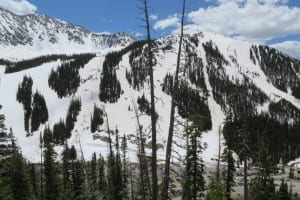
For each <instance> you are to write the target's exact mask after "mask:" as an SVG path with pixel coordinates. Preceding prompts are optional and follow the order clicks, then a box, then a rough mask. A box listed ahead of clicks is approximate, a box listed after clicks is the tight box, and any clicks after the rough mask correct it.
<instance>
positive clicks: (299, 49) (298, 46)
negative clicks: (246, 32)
mask: <svg viewBox="0 0 300 200" xmlns="http://www.w3.org/2000/svg"><path fill="white" fill-rule="evenodd" d="M270 46H271V47H274V48H277V49H279V50H280V51H282V52H284V53H286V54H288V55H290V56H293V57H295V58H298V59H300V41H285V42H282V43H277V44H272V45H270Z"/></svg>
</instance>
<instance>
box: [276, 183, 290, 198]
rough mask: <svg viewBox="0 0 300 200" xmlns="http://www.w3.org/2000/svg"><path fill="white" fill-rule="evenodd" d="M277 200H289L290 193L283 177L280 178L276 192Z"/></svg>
mask: <svg viewBox="0 0 300 200" xmlns="http://www.w3.org/2000/svg"><path fill="white" fill-rule="evenodd" d="M276 199H277V200H291V194H290V192H289V189H288V185H287V183H286V182H284V179H282V180H281V184H280V187H279V190H278V192H277V194H276Z"/></svg>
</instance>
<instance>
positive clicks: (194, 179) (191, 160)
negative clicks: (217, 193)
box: [182, 122, 205, 200]
mask: <svg viewBox="0 0 300 200" xmlns="http://www.w3.org/2000/svg"><path fill="white" fill-rule="evenodd" d="M185 134H186V136H187V139H188V146H187V155H186V166H185V172H184V181H183V183H184V184H183V189H184V191H183V194H184V195H183V198H182V199H184V200H187V199H191V200H197V199H201V198H203V196H204V190H205V188H204V187H205V179H204V176H203V174H204V163H203V160H202V158H201V156H200V154H201V153H202V151H203V147H202V145H201V143H200V139H201V127H200V126H199V124H196V123H195V122H187V126H186V127H185Z"/></svg>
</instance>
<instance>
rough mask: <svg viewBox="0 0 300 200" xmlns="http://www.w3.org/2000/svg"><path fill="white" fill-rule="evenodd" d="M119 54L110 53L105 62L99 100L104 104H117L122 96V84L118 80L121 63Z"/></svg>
mask: <svg viewBox="0 0 300 200" xmlns="http://www.w3.org/2000/svg"><path fill="white" fill-rule="evenodd" d="M120 59H122V57H120V56H119V55H118V54H117V53H109V54H107V55H106V57H105V60H104V62H103V67H102V74H101V82H100V87H99V99H100V101H102V102H105V103H106V102H109V103H116V102H117V101H118V99H119V98H120V96H121V91H122V89H121V84H120V82H119V80H118V78H117V69H116V68H117V65H118V63H119V62H120Z"/></svg>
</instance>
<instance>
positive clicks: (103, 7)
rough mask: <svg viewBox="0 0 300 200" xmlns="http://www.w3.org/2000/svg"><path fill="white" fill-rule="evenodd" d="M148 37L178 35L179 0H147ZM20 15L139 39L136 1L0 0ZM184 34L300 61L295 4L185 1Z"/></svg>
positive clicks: (299, 10) (295, 0)
mask: <svg viewBox="0 0 300 200" xmlns="http://www.w3.org/2000/svg"><path fill="white" fill-rule="evenodd" d="M149 4H150V6H151V10H150V14H151V15H152V16H151V17H152V20H151V24H152V35H153V36H154V37H155V38H158V37H161V36H164V35H167V34H170V33H173V32H176V30H178V25H179V17H180V14H179V13H180V10H181V4H182V0H149ZM0 6H1V7H4V8H6V9H8V10H11V11H12V12H15V13H18V14H28V13H42V14H46V15H49V16H51V17H55V18H58V19H61V20H64V21H68V22H71V23H73V24H77V25H82V26H83V27H85V28H87V29H88V30H91V31H94V32H119V31H122V32H127V33H130V34H132V35H134V36H136V37H137V38H140V39H142V38H143V37H144V36H143V34H144V32H145V30H144V29H143V28H142V27H141V26H142V25H143V22H142V21H141V20H140V19H139V18H140V17H142V16H141V13H140V11H139V10H138V6H140V3H139V1H138V0H0ZM186 13H187V16H186V23H187V24H188V25H187V26H186V32H196V31H208V32H215V33H219V34H223V35H227V36H231V37H235V38H239V39H243V40H249V41H254V42H258V43H264V44H268V45H274V46H276V47H278V48H280V49H282V50H284V51H285V52H288V53H290V54H291V55H293V56H296V57H299V58H300V1H299V0H187V12H186Z"/></svg>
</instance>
